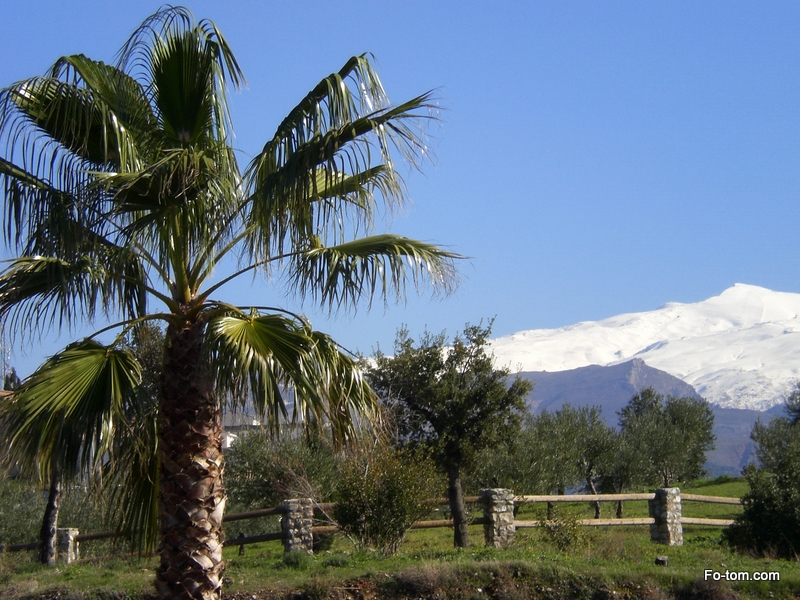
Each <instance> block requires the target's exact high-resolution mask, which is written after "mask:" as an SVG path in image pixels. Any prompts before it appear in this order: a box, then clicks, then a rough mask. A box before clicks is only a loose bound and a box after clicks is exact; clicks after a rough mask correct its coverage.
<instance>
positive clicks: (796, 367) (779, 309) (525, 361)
mask: <svg viewBox="0 0 800 600" xmlns="http://www.w3.org/2000/svg"><path fill="white" fill-rule="evenodd" d="M798 315H800V294H793V293H786V292H774V291H772V290H768V289H766V288H762V287H758V286H754V285H747V284H742V283H737V284H735V285H733V286H732V287H730V288H728V289H726V290H725V291H724V292H722V293H721V294H720V295H719V296H714V297H712V298H709V299H708V300H703V301H702V302H696V303H691V304H681V303H677V302H670V303H667V304H665V305H663V306H662V307H661V308H659V309H656V310H653V311H649V312H641V313H628V314H623V315H618V316H615V317H610V318H608V319H603V320H602V321H588V322H582V323H577V324H575V325H569V326H566V327H561V328H558V329H536V330H530V331H521V332H519V333H515V334H513V335H509V336H505V337H500V338H496V339H495V340H493V341H492V347H493V350H494V353H495V357H496V361H497V363H498V364H500V365H506V366H510V367H511V368H512V369H517V368H520V369H521V370H523V371H564V370H568V369H576V368H578V367H584V366H587V365H593V364H596V365H612V364H617V363H621V362H624V361H627V360H630V359H631V358H634V357H635V358H639V359H642V360H643V361H644V362H645V363H646V364H648V365H649V366H651V367H654V368H656V369H661V370H662V371H666V372H667V373H670V374H671V375H674V376H675V377H678V378H679V379H681V380H683V381H685V382H686V383H688V384H690V385H692V386H693V387H694V388H695V389H696V390H697V391H698V393H700V394H701V395H702V396H703V397H705V398H706V399H708V401H709V402H711V403H713V404H717V405H719V406H724V407H728V408H750V409H755V410H766V409H768V408H770V407H772V406H774V405H776V404H779V403H781V402H783V401H784V399H785V398H786V396H787V395H788V394H789V393H791V391H792V389H793V388H794V386H795V385H796V384H797V382H798V380H800V318H798Z"/></svg>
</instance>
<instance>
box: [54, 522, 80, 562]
mask: <svg viewBox="0 0 800 600" xmlns="http://www.w3.org/2000/svg"><path fill="white" fill-rule="evenodd" d="M77 536H78V530H77V529H73V528H70V527H64V528H58V529H56V547H57V549H58V550H57V554H56V556H58V559H59V560H61V561H64V562H65V563H66V564H70V563H73V562H75V561H76V560H78V558H80V550H79V548H78V542H77V541H76V540H75V538H76V537H77Z"/></svg>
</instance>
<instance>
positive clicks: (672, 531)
mask: <svg viewBox="0 0 800 600" xmlns="http://www.w3.org/2000/svg"><path fill="white" fill-rule="evenodd" d="M484 492H490V494H483V493H484ZM495 492H502V493H504V494H505V497H506V498H507V499H508V502H507V505H510V507H511V508H514V507H517V506H518V505H520V504H532V503H537V502H541V503H552V502H620V501H629V500H633V501H636V500H646V501H648V505H649V509H650V513H651V516H650V517H649V518H624V519H623V518H618V519H579V520H577V521H576V523H578V524H580V525H584V526H589V527H619V526H642V525H648V526H650V532H651V539H653V540H656V541H662V542H663V543H668V544H680V543H682V526H683V525H703V526H711V527H727V526H730V525H732V524H733V522H734V521H733V520H732V519H709V518H696V517H685V516H683V514H682V512H681V502H682V501H689V502H710V503H716V504H727V505H741V503H742V501H741V500H740V499H739V498H726V497H721V496H704V495H700V494H681V493H680V490H678V489H677V488H666V489H661V490H656V491H654V492H650V493H646V494H597V495H593V494H571V495H519V496H515V495H514V494H513V492H510V490H483V491H482V494H483V495H481V496H467V497H465V498H464V500H465V502H466V503H468V504H482V505H483V513H484V516H483V517H481V518H476V519H472V520H471V523H472V524H475V525H483V526H484V532H485V534H486V541H487V544H489V543H490V540H492V541H491V545H496V546H499V547H504V546H506V545H508V544H509V543H511V542H512V541H513V537H514V533H513V532H514V531H515V530H516V529H525V528H531V527H541V526H542V525H544V524H546V523H547V521H546V520H544V521H543V520H516V519H515V518H514V516H513V515H514V513H515V511H514V510H509V508H508V506H507V507H506V508H504V509H501V510H500V512H502V511H505V517H504V518H505V521H504V523H505V530H504V533H503V534H502V536H504V537H502V536H501V537H502V539H501V541H499V542H498V541H497V539H498V538H497V535H499V534H498V532H497V531H494V532H493V531H491V530H492V528H495V529H496V528H497V523H498V519H497V513H496V512H493V510H495V511H497V510H498V509H497V506H495V505H494V504H493V501H492V500H491V498H492V497H493V496H492V494H491V493H495ZM306 502H307V503H310V500H309V501H306ZM426 502H427V503H428V504H429V505H431V506H445V505H447V504H448V501H447V498H430V499H429V500H427V501H426ZM288 505H289V503H284V505H281V506H275V507H271V508H264V509H259V510H252V511H247V512H241V513H234V514H229V515H226V516H225V517H224V519H223V522H225V523H231V522H235V521H243V520H247V519H257V518H262V517H268V516H274V515H281V517H282V521H286V520H287V517H289V516H290V515H288V514H287V513H288V511H289V510H290V509H289V508H287V506H288ZM314 508H315V509H316V510H317V511H319V512H322V513H323V514H329V513H330V512H332V511H333V509H334V508H335V504H334V503H332V502H326V503H319V504H314ZM509 512H510V514H508V513H509ZM309 514H310V513H309ZM306 520H307V521H308V522H307V524H306V526H307V530H308V531H307V532H306V534H307V538H308V539H311V538H312V537H313V536H315V535H316V536H319V535H328V534H333V533H336V532H338V531H339V527H338V526H336V525H314V524H313V518H308V519H306ZM501 521H502V519H501ZM437 527H453V521H452V519H436V520H427V521H418V522H416V523H414V524H413V525H412V526H411V528H412V529H431V528H437ZM283 529H284V530H283V531H279V532H272V533H265V534H261V535H252V536H241V535H240V536H239V537H236V538H230V539H228V540H226V541H225V545H226V546H239V547H240V550H242V551H243V547H244V546H245V545H247V544H255V543H260V542H267V541H274V540H281V541H283V543H284V546H285V547H288V546H287V544H288V543H287V536H291V535H293V534H292V533H291V532H290V531H289V532H287V530H286V527H284V528H283ZM59 532H60V533H61V532H71V533H65V534H64V535H67V536H69V540H67V542H69V543H67V542H65V543H64V544H61V542H59V545H63V546H64V547H70V548H71V547H74V548H75V555H76V556H75V557H74V558H76V557H77V543H78V542H88V541H92V540H102V539H113V538H116V537H118V536H117V534H116V533H115V532H113V531H104V532H98V533H83V534H81V533H78V532H77V530H75V529H61V530H59ZM38 548H39V542H31V543H27V544H9V545H0V551H3V552H15V551H23V550H37V549H38ZM307 551H309V552H310V551H311V549H310V548H308V549H307ZM74 558H73V559H74ZM66 559H67V562H69V561H70V558H69V556H67V557H66Z"/></svg>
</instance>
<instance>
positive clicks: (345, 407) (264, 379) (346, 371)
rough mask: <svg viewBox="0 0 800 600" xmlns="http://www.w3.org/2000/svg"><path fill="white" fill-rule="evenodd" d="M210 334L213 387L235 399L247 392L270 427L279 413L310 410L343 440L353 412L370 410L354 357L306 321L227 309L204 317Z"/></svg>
mask: <svg viewBox="0 0 800 600" xmlns="http://www.w3.org/2000/svg"><path fill="white" fill-rule="evenodd" d="M208 336H209V342H210V347H211V348H212V352H213V353H214V360H213V361H212V364H213V365H214V366H215V370H216V373H215V374H216V378H217V381H218V386H219V387H220V388H221V389H223V390H226V391H228V392H229V394H230V395H231V396H233V397H234V398H239V399H241V398H246V397H248V396H249V397H251V398H252V400H253V404H254V408H255V409H256V411H257V412H258V413H259V415H260V416H261V417H262V419H263V421H264V422H265V423H266V424H267V427H268V428H269V429H270V430H271V431H272V432H273V433H274V434H277V433H278V431H279V427H280V423H281V421H283V420H288V419H289V418H291V419H292V420H293V421H299V420H303V419H308V417H311V418H312V419H313V420H314V421H316V422H318V423H325V422H328V423H330V424H331V425H332V426H333V432H334V434H335V435H337V436H338V437H337V439H347V438H348V437H350V436H351V435H352V428H353V418H354V416H353V415H354V412H358V411H362V414H369V413H370V412H371V411H374V409H375V399H374V397H373V395H372V392H371V390H370V388H369V386H368V385H367V384H366V382H365V381H364V379H363V378H362V376H361V372H360V369H359V367H358V364H357V362H356V361H355V360H354V359H353V358H352V357H349V356H347V355H346V354H345V353H344V352H343V351H342V350H341V348H339V346H338V345H336V343H335V342H333V340H332V339H331V338H330V337H329V336H327V335H325V334H322V333H320V332H317V331H313V330H312V329H311V328H310V326H309V325H308V324H307V323H305V322H299V321H297V320H295V319H293V318H291V317H288V316H286V315H279V314H269V315H260V314H257V313H252V314H250V315H245V314H244V313H239V314H234V313H233V312H232V311H231V312H229V313H228V314H227V315H223V316H218V317H215V318H214V319H212V320H211V321H210V322H209V324H208ZM290 405H291V415H290V411H289V409H290Z"/></svg>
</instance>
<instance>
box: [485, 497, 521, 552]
mask: <svg viewBox="0 0 800 600" xmlns="http://www.w3.org/2000/svg"><path fill="white" fill-rule="evenodd" d="M478 494H479V496H480V499H481V501H482V502H483V518H484V519H486V522H485V523H484V524H483V536H484V538H485V540H486V545H487V546H490V547H494V548H507V547H508V546H510V545H511V544H513V543H514V535H515V533H516V529H515V527H514V492H513V491H511V490H505V489H488V490H481V491H480V492H478Z"/></svg>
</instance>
